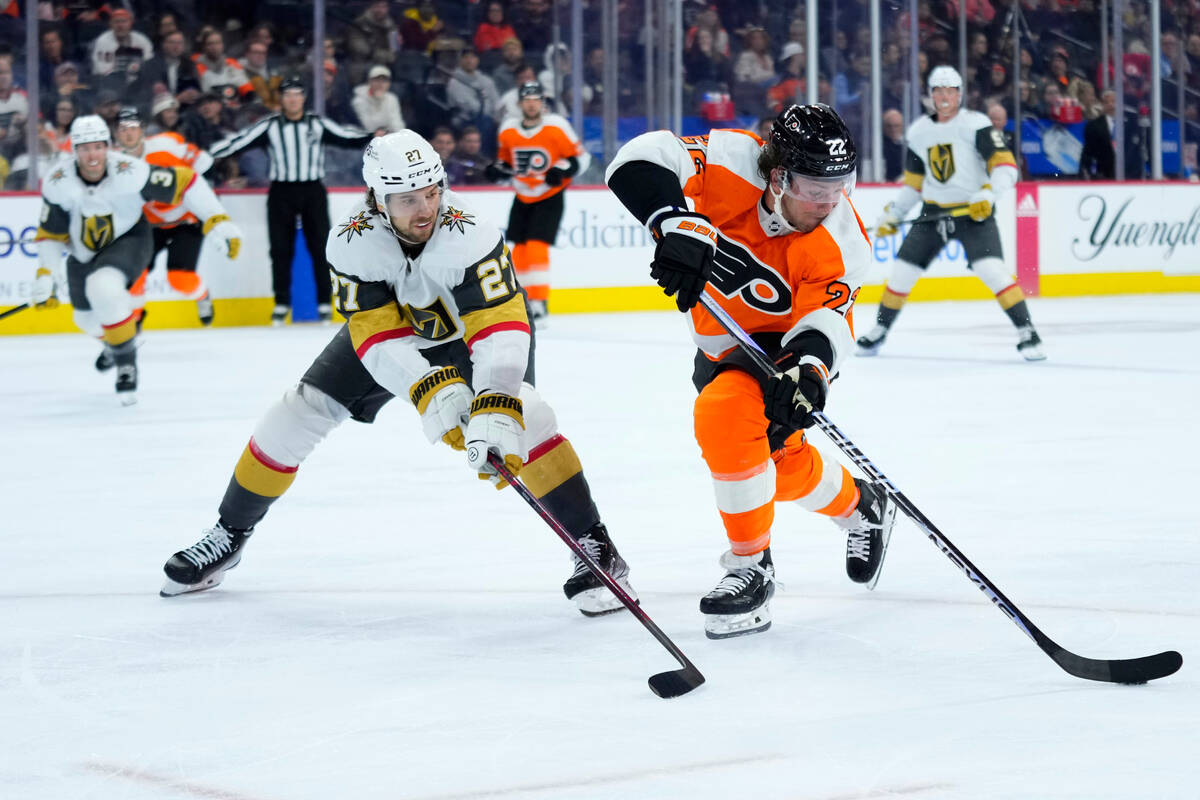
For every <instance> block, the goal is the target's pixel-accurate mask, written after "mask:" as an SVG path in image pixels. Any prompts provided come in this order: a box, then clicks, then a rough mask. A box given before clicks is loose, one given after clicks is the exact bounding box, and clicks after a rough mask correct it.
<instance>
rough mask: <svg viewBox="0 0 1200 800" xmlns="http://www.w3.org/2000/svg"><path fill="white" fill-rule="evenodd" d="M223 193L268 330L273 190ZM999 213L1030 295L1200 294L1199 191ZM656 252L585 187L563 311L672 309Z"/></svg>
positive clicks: (234, 272) (346, 203) (157, 288)
mask: <svg viewBox="0 0 1200 800" xmlns="http://www.w3.org/2000/svg"><path fill="white" fill-rule="evenodd" d="M463 193H464V194H466V195H467V196H468V197H469V198H470V201H471V203H472V204H473V205H474V206H476V208H477V210H478V213H480V214H481V215H483V216H486V217H490V218H491V219H493V220H494V221H496V222H497V223H499V224H500V225H501V227H503V226H504V224H505V223H506V221H507V219H508V211H509V207H510V206H511V204H512V193H511V192H509V191H507V190H503V189H490V188H489V189H473V190H472V189H468V190H463ZM895 194H896V187H895V186H877V185H876V186H865V185H864V186H859V187H858V188H857V189H856V190H855V192H854V203H855V206H856V207H857V209H858V211H859V215H860V216H861V218H862V219H863V222H864V224H865V225H872V224H874V221H875V220H876V218H877V217H878V215H879V213H880V211H881V210H882V208H883V206H884V205H885V204H886V203H887V202H889V201H890V200H891V199H892V198H893V197H894V196H895ZM221 198H222V202H223V203H224V204H225V206H226V209H227V210H228V211H229V214H230V216H231V217H232V218H233V219H234V221H235V222H236V223H237V224H238V226H239V227H240V228H241V230H242V233H243V236H244V238H243V242H242V253H241V257H240V258H239V259H238V260H237V261H236V262H230V261H228V260H227V259H225V258H224V257H223V256H221V255H220V254H219V253H217V252H216V251H215V249H213V248H211V247H209V246H207V245H206V247H205V248H204V251H203V253H202V255H201V259H200V271H201V273H202V274H203V275H204V276H205V278H206V279H207V281H208V283H209V286H210V288H211V291H212V294H213V297H214V298H215V300H216V306H217V318H218V322H219V324H221V325H255V324H265V323H266V322H267V320H268V318H269V315H270V307H271V305H272V301H271V277H270V260H269V257H268V242H267V226H266V193H265V191H261V190H249V191H242V192H223V193H221ZM361 198H362V193H361V192H359V191H357V190H335V191H331V192H330V195H329V205H330V216H331V219H332V220H333V223H334V226H335V227H336V225H337V222H338V220H339V218H340V217H342V216H343V215H344V214H345V213H346V212H347V211H348V210H349V209H350V208H352V207H353V206H355V205H356V204H357V203H359V202H360V200H361ZM39 211H40V199H39V197H38V196H37V195H36V194H34V193H14V194H0V309H5V308H9V307H11V306H15V305H18V304H20V303H23V302H26V300H27V299H28V293H29V290H30V285H31V281H32V278H33V274H34V270H35V269H36V266H37V250H36V246H35V245H33V244H32V241H31V240H32V237H33V234H34V232H35V230H36V222H37V219H38V215H39ZM915 213H916V209H914V214H913V215H914V216H915ZM996 215H997V220H998V222H999V224H1000V232H1001V239H1002V241H1003V243H1004V250H1005V256H1006V258H1007V260H1008V262H1009V264H1010V265H1011V266H1012V267H1013V269H1014V272H1015V274H1016V275H1017V276H1018V277H1019V280H1020V283H1021V285H1022V286H1023V287H1024V288H1025V290H1026V292H1027V293H1029V294H1033V295H1043V296H1082V295H1101V294H1144V293H1157V292H1196V291H1200V187H1197V186H1195V185H1193V184H1186V183H1160V184H1152V183H1125V184H1119V183H1096V182H1082V183H1052V184H1051V183H1026V184H1021V185H1020V186H1018V189H1017V191H1016V192H1015V193H1009V194H1008V195H1007V196H1006V197H1004V198H1003V199H1002V201H1001V202H1000V203H999V204H998V207H997V211H996ZM904 233H905V232H904V231H901V232H900V233H899V234H896V235H894V236H891V237H886V238H883V239H879V240H873V241H874V248H873V252H874V264H873V267H872V270H871V273H870V276H869V278H868V280H867V282H866V285H865V286H864V288H863V291H862V293H861V294H860V296H859V300H861V301H864V302H868V303H870V302H875V301H877V300H878V298H879V296H880V291H881V287H882V284H883V281H884V280H885V278H886V276H887V274H888V272H889V270H890V268H891V265H892V261H893V259H894V258H895V254H896V251H897V250H898V249H899V247H900V243H901V241H902V240H903V236H904ZM26 240H30V241H28V242H26ZM652 253H653V247H652V245H651V243H650V238H649V235H648V234H647V232H646V230H645V229H644V228H643V227H642V226H641V225H640V224H638V222H637V220H636V219H634V218H633V217H632V216H631V215H630V214H629V213H628V212H626V211H625V209H624V208H623V207H622V206H621V204H620V203H619V202H618V201H617V200H616V198H615V197H613V195H612V194H611V193H609V192H608V191H607V190H606V189H605V188H604V187H574V188H572V189H571V190H570V191H568V192H567V194H566V210H565V213H564V215H563V222H562V226H561V228H560V229H559V234H558V239H557V241H556V242H555V246H554V247H553V248H552V250H551V262H552V263H551V269H552V287H553V288H552V291H551V307H552V308H553V310H554V313H556V314H560V313H574V312H604V311H635V310H653V309H667V308H672V307H673V304H671V302H670V301H669V300H668V299H667V298H665V297H664V296H663V295H662V293H661V292H660V291H659V289H658V288H657V287H656V286H655V285H654V284H653V282H652V281H651V280H650V278H649V274H648V273H649V270H648V268H647V265H648V263H649V261H650V257H651V255H652ZM162 258H163V257H162V256H160V260H161V259H162ZM928 276H929V277H928V278H927V279H925V280H922V281H921V282H920V283H918V285H917V287H916V289H915V290H914V291H913V294H912V299H913V300H917V301H921V300H965V299H986V298H988V297H990V296H991V295H990V293H989V292H988V290H987V289H986V288H985V287H984V285H983V284H982V283H981V282H980V281H978V280H976V279H975V278H974V277H973V276H972V275H970V273H969V271H968V270H967V268H966V260H965V256H964V253H963V251H962V248H961V246H959V244H958V242H956V241H952V242H950V244H949V245H948V246H947V247H946V248H945V249H944V250H943V251H942V253H941V254H940V255H939V256H938V258H937V259H936V260H935V261H934V262H933V263H932V264H931V265H930V267H929V270H928ZM60 282H61V281H60ZM147 298H148V299H149V300H150V301H151V303H152V306H151V308H152V312H153V313H152V318H153V323H152V327H156V328H172V327H179V328H183V327H196V326H197V325H198V324H199V323H198V322H197V320H196V314H195V310H194V306H193V304H192V303H190V302H187V301H182V300H179V299H178V296H177V295H175V294H174V293H173V292H172V291H171V289H170V287H169V286H168V285H167V283H166V277H165V272H164V270H162V269H156V270H155V272H154V273H153V274H152V278H151V280H150V281H149V282H148V286H147ZM74 330H75V326H74V324H73V323H72V321H71V313H70V309H69V307H66V306H64V307H61V308H59V309H57V310H54V311H41V312H37V313H21V314H16V315H14V316H12V317H10V318H8V319H6V320H3V321H0V334H27V333H53V332H67V331H74Z"/></svg>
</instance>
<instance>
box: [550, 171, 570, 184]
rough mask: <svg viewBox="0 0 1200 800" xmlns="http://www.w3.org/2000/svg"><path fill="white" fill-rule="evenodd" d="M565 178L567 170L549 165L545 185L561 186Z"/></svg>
mask: <svg viewBox="0 0 1200 800" xmlns="http://www.w3.org/2000/svg"><path fill="white" fill-rule="evenodd" d="M566 178H567V171H566V170H565V169H563V168H562V167H551V168H550V169H548V170H546V185H547V186H562V182H563V181H564V180H566Z"/></svg>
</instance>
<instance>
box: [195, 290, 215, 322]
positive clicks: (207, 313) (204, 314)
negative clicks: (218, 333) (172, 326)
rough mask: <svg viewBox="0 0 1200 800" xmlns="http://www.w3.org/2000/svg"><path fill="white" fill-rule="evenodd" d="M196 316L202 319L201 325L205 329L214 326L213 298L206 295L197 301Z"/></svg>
mask: <svg viewBox="0 0 1200 800" xmlns="http://www.w3.org/2000/svg"><path fill="white" fill-rule="evenodd" d="M196 314H197V315H198V316H199V317H200V324H201V325H203V326H204V327H206V328H207V327H209V326H210V325H212V324H213V301H212V297H210V296H209V295H207V294H205V295H204V297H201V298H200V299H199V300H197V301H196Z"/></svg>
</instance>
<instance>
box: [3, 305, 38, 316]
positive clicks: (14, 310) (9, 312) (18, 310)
mask: <svg viewBox="0 0 1200 800" xmlns="http://www.w3.org/2000/svg"><path fill="white" fill-rule="evenodd" d="M30 307H31V306H30V305H29V303H21V305H19V306H13V307H12V308H10V309H8V310H7V311H0V319H6V318H8V317H11V316H12V315H13V314H19V313H21V312H22V311H24V310H25V309H27V308H30Z"/></svg>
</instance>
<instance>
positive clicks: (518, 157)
mask: <svg viewBox="0 0 1200 800" xmlns="http://www.w3.org/2000/svg"><path fill="white" fill-rule="evenodd" d="M513 160H514V161H515V162H516V163H515V164H514V166H515V167H516V173H517V174H518V175H529V174H532V173H535V172H545V171H546V170H547V169H549V168H550V154H549V153H547V152H546V151H545V150H543V149H542V148H540V147H517V148H515V149H514V150H513Z"/></svg>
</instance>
